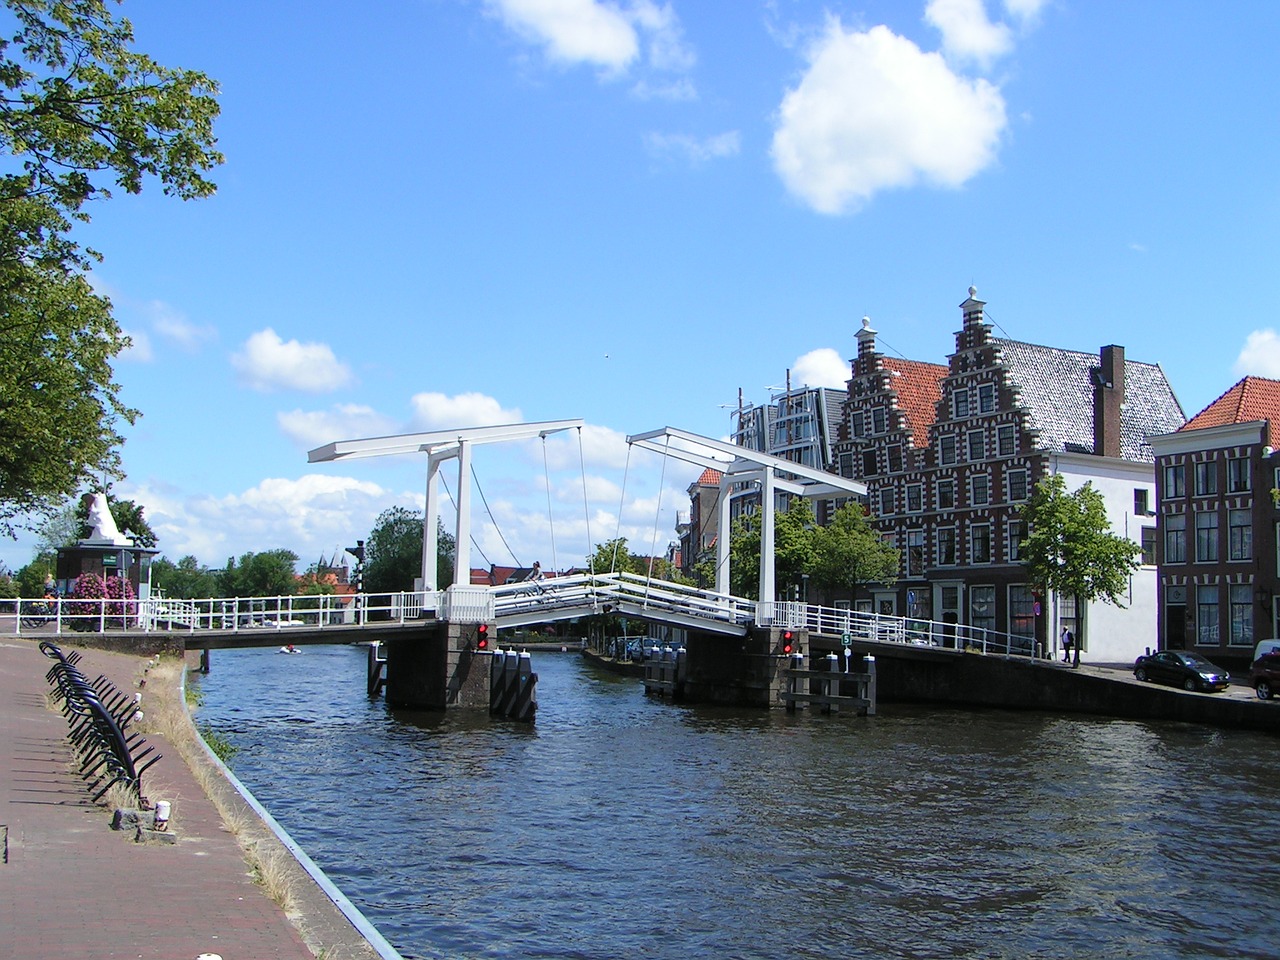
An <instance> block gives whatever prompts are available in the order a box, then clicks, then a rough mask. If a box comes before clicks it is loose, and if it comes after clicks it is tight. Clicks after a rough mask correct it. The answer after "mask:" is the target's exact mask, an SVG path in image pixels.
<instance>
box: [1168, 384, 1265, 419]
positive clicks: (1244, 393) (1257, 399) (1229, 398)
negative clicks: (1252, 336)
mask: <svg viewBox="0 0 1280 960" xmlns="http://www.w3.org/2000/svg"><path fill="white" fill-rule="evenodd" d="M1255 420H1266V421H1267V423H1268V424H1270V425H1272V427H1273V428H1274V427H1275V426H1280V380H1268V379H1266V378H1265V377H1245V378H1244V379H1243V380H1241V381H1239V382H1238V383H1236V384H1235V385H1234V386H1232V387H1231V388H1230V389H1229V390H1227V392H1226V393H1224V394H1223V395H1222V396H1220V397H1218V399H1217V400H1215V401H1213V403H1211V404H1209V405H1208V406H1207V407H1205V408H1204V409H1203V410H1201V411H1200V412H1199V413H1197V414H1196V415H1195V416H1194V417H1192V418H1191V419H1190V420H1188V421H1187V423H1186V425H1185V426H1184V427H1183V428H1182V429H1183V430H1199V429H1201V428H1203V427H1221V426H1225V425H1226V424H1228V423H1251V422H1253V421H1255Z"/></svg>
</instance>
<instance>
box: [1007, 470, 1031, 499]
mask: <svg viewBox="0 0 1280 960" xmlns="http://www.w3.org/2000/svg"><path fill="white" fill-rule="evenodd" d="M1009 499H1010V500H1013V501H1015V502H1016V501H1018V500H1025V499H1027V471H1025V470H1010V471H1009Z"/></svg>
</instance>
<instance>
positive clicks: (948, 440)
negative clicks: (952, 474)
mask: <svg viewBox="0 0 1280 960" xmlns="http://www.w3.org/2000/svg"><path fill="white" fill-rule="evenodd" d="M938 454H939V459H941V460H942V462H943V463H955V462H956V438H955V437H942V438H941V439H940V440H939V441H938Z"/></svg>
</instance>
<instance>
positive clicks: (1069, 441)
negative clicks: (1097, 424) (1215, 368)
mask: <svg viewBox="0 0 1280 960" xmlns="http://www.w3.org/2000/svg"><path fill="white" fill-rule="evenodd" d="M991 343H992V344H993V345H995V347H996V349H997V351H998V358H999V361H1000V363H1001V365H1002V366H1003V367H1004V369H1005V371H1006V375H1007V377H1008V383H1009V385H1010V386H1011V387H1012V388H1013V389H1014V390H1015V391H1016V392H1017V394H1018V403H1019V405H1020V406H1021V407H1022V408H1023V409H1024V410H1026V412H1027V427H1028V429H1030V430H1033V431H1034V432H1035V433H1036V434H1037V437H1038V444H1039V446H1041V447H1042V448H1043V449H1046V450H1048V451H1049V452H1051V453H1093V452H1094V427H1093V423H1094V421H1093V412H1094V407H1093V401H1094V371H1095V370H1098V369H1099V361H1098V355H1097V354H1096V353H1082V352H1080V351H1077V350H1063V349H1060V348H1058V347H1044V346H1040V345H1038V344H1033V343H1023V342H1021V341H1019V340H1005V339H1002V338H998V337H993V338H992V339H991ZM1124 383H1125V388H1124V389H1125V396H1124V403H1123V405H1122V407H1121V411H1120V455H1121V457H1122V458H1123V459H1125V460H1130V461H1133V462H1139V463H1153V462H1154V461H1155V456H1154V455H1153V454H1152V452H1151V447H1150V446H1149V445H1148V444H1147V442H1146V440H1147V437H1149V436H1153V435H1155V434H1161V433H1172V432H1174V431H1175V430H1178V429H1180V428H1181V427H1182V425H1183V424H1184V423H1185V422H1186V416H1185V415H1184V414H1183V412H1182V405H1181V404H1180V403H1179V402H1178V398H1177V397H1175V396H1174V393H1173V388H1172V387H1171V386H1170V385H1169V381H1168V379H1167V378H1166V377H1165V375H1164V370H1162V369H1161V368H1160V365H1159V364H1156V363H1139V362H1138V361H1136V360H1129V359H1127V358H1126V359H1125V362H1124Z"/></svg>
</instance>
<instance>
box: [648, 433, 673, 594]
mask: <svg viewBox="0 0 1280 960" xmlns="http://www.w3.org/2000/svg"><path fill="white" fill-rule="evenodd" d="M670 453H671V435H670V434H667V442H666V445H665V446H664V447H663V448H662V473H661V474H660V475H659V477H658V507H657V509H656V510H655V511H654V516H653V538H652V539H651V540H650V541H649V570H648V572H647V573H646V574H645V580H644V596H645V601H646V602H647V601H648V599H649V584H650V583H652V582H653V561H654V555H653V554H654V551H655V550H657V549H658V524H659V523H661V522H662V488H663V487H664V486H665V485H666V482H667V461H668V460H670V459H671V456H670Z"/></svg>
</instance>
